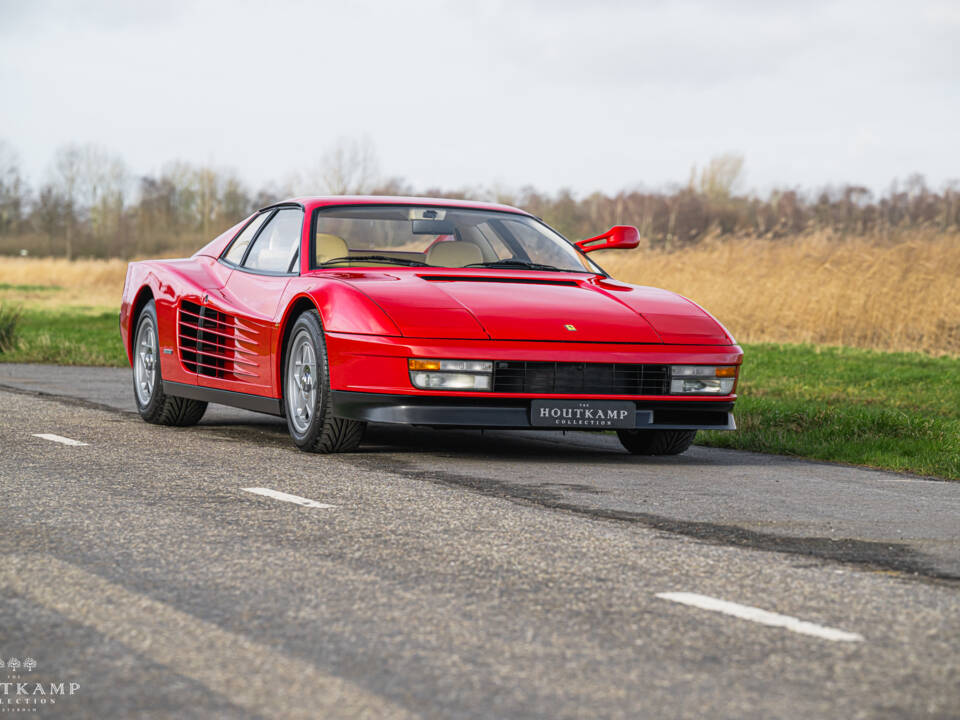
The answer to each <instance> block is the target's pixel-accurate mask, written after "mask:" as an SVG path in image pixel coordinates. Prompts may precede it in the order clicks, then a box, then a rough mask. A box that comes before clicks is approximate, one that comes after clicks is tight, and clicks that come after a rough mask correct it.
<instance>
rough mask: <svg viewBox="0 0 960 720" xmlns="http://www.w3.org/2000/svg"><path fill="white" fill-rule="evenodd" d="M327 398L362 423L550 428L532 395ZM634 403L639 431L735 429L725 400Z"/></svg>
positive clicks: (336, 393)
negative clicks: (534, 410)
mask: <svg viewBox="0 0 960 720" xmlns="http://www.w3.org/2000/svg"><path fill="white" fill-rule="evenodd" d="M597 399H598V400H607V399H609V398H597ZM331 400H332V401H333V414H334V415H336V416H337V417H342V418H348V419H350V420H360V421H363V422H377V423H398V424H404V425H428V426H431V427H446V428H451V427H461V428H511V429H523V428H531V429H537V430H546V429H550V428H544V427H539V426H538V427H536V428H534V426H533V425H532V424H531V422H530V403H531V399H527V398H504V397H482V398H481V397H449V396H444V397H439V396H435V395H434V396H424V395H388V394H383V393H364V392H349V391H344V390H333V391H332V392H331ZM635 405H636V414H637V415H636V420H637V425H636V427H637V429H638V430H735V429H736V427H737V426H736V423H735V422H734V419H733V412H732V411H733V403H732V402H728V401H727V402H723V401H720V402H717V401H703V400H697V401H693V402H691V401H642V400H638V401H635ZM557 429H564V428H557ZM566 429H570V430H589V429H591V428H587V427H570V428H566ZM594 429H596V428H594Z"/></svg>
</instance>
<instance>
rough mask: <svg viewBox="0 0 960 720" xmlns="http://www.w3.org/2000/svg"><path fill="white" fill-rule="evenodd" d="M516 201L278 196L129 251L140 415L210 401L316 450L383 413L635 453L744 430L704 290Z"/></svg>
mask: <svg viewBox="0 0 960 720" xmlns="http://www.w3.org/2000/svg"><path fill="white" fill-rule="evenodd" d="M638 242H639V234H638V233H637V230H636V228H633V227H628V226H622V225H621V226H616V227H613V228H611V229H610V230H608V231H607V232H605V233H604V234H602V235H598V236H597V237H594V238H590V239H587V240H580V241H578V242H570V241H568V240H566V239H565V238H564V237H563V236H561V235H560V234H559V233H557V232H556V231H554V230H552V229H551V228H550V227H548V226H547V225H545V224H544V223H543V222H541V221H540V220H539V219H537V218H535V217H533V216H532V215H530V214H528V213H526V212H524V211H522V210H518V209H516V208H512V207H507V206H504V205H493V204H487V203H475V202H464V201H460V200H437V199H427V198H396V197H309V198H298V199H295V200H289V201H285V202H281V203H277V204H275V205H271V206H270V207H266V208H264V209H262V210H260V211H259V212H257V213H255V214H253V215H252V216H251V217H249V218H247V219H246V220H244V221H243V222H242V223H240V224H239V225H236V226H235V227H232V228H230V229H229V230H227V231H226V232H225V233H223V234H222V235H220V236H219V237H218V238H216V239H215V240H213V241H212V242H210V243H209V244H208V245H206V246H205V247H203V248H202V249H200V250H199V251H197V253H196V254H195V255H193V256H192V257H190V258H186V259H182V260H151V261H143V262H134V263H130V266H129V268H128V270H127V277H126V283H125V286H124V290H123V303H122V306H121V310H120V331H121V334H122V336H123V343H124V346H125V347H126V349H127V354H128V355H129V358H130V362H131V364H132V366H133V381H134V393H135V395H136V401H137V406H138V408H139V410H140V415H141V416H142V417H143V419H144V420H146V421H147V422H152V423H158V424H162V425H191V424H194V423H196V422H197V421H198V420H200V418H201V416H202V415H203V413H204V410H205V409H206V407H207V403H208V402H214V403H222V404H225V405H233V406H236V407H241V408H247V409H250V410H256V411H259V412H264V413H270V414H272V415H279V416H283V417H285V418H286V420H287V425H288V427H289V430H290V435H291V437H292V438H293V441H294V442H295V443H296V444H297V446H298V447H300V448H301V449H303V450H308V451H311V452H343V451H349V450H353V449H355V448H356V447H357V446H358V445H359V444H360V441H361V438H362V435H363V430H364V428H365V426H366V423H368V422H376V423H405V424H412V425H425V426H430V427H436V428H501V429H522V428H535V429H541V430H616V432H617V434H618V436H619V438H620V441H621V442H622V443H623V445H624V447H625V448H626V449H627V450H629V451H630V452H632V453H635V454H645V455H653V454H675V453H679V452H683V451H684V450H686V449H687V447H689V445H690V443H691V442H692V441H693V437H694V435H695V434H696V431H697V430H699V429H710V430H732V429H733V428H734V427H735V425H734V421H733V415H732V412H731V411H732V409H733V403H734V400H735V399H736V395H735V394H734V392H735V390H736V384H737V376H738V372H739V367H740V362H741V360H742V357H743V352H742V350H741V349H740V347H739V346H737V345H736V344H735V342H734V339H733V338H732V337H731V336H730V334H729V333H728V332H727V331H726V330H725V329H724V327H723V326H722V325H721V324H720V323H719V322H717V320H715V319H714V318H713V317H712V316H711V315H710V314H709V313H707V312H706V311H704V310H703V309H702V308H700V307H699V306H698V305H696V304H694V303H693V302H691V301H690V300H687V299H686V298H683V297H680V296H679V295H676V294H674V293H672V292H667V291H665V290H659V289H656V288H652V287H641V286H636V285H628V284H626V283H622V282H619V281H617V280H614V279H613V278H611V277H610V276H609V275H607V273H605V272H604V271H603V269H602V268H600V266H599V265H597V264H596V263H595V262H593V261H592V260H591V259H590V258H589V257H588V256H587V253H589V252H592V251H593V250H599V249H609V248H634V247H636V246H637V244H638Z"/></svg>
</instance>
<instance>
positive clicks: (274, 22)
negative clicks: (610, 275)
mask: <svg viewBox="0 0 960 720" xmlns="http://www.w3.org/2000/svg"><path fill="white" fill-rule="evenodd" d="M958 38H960V2H957V1H956V0H945V1H942V2H936V1H925V0H914V1H911V2H906V1H904V0H896V1H894V2H885V1H882V0H879V1H878V0H862V1H854V2H839V3H830V2H819V1H817V0H803V1H801V2H795V3H786V2H772V1H768V0H740V1H738V2H719V1H715V2H709V1H706V2H687V1H683V2H667V1H662V2H657V1H651V2H639V1H638V2H630V3H617V2H610V1H603V0H589V1H583V0H578V1H576V2H574V1H568V0H552V1H549V2H525V1H519V0H513V1H512V2H498V1H496V0H486V1H484V0H480V1H471V2H403V1H401V0H393V1H388V2H365V1H357V2H336V3H335V2H304V3H298V2H280V1H277V0H275V1H273V2H257V3H245V2H238V1H237V0H232V1H230V2H191V3H179V2H173V1H172V0H164V1H162V2H124V3H121V2H117V3H107V2H79V1H74V2H69V1H65V2H45V1H43V0H0V139H2V140H5V141H6V142H7V143H8V144H10V145H12V146H13V147H14V148H16V150H17V151H18V152H19V155H20V159H21V163H22V166H23V168H24V170H25V171H26V172H27V174H28V175H29V177H30V179H31V181H32V182H33V183H34V184H36V183H37V182H39V181H41V180H42V179H43V177H44V173H45V171H46V169H47V167H48V165H49V162H50V158H51V156H52V153H53V150H54V149H55V148H56V147H57V146H58V145H60V144H62V143H67V142H81V143H85V142H94V143H99V144H102V145H104V146H106V147H107V148H109V149H110V150H112V151H114V152H116V153H118V154H120V155H122V156H123V157H124V158H125V160H126V161H127V163H128V165H129V166H130V168H131V170H132V171H133V172H134V173H146V172H156V171H158V170H160V168H161V167H162V166H163V164H164V163H165V162H167V161H169V160H173V159H183V160H188V161H192V162H204V163H213V164H215V165H218V166H224V167H232V168H235V169H236V170H237V171H238V172H239V173H240V175H241V176H242V177H243V178H244V179H245V180H246V181H247V182H248V183H249V184H250V185H251V186H253V187H255V188H256V187H260V186H262V185H265V184H267V183H268V182H269V181H279V180H282V179H283V178H285V177H288V176H289V175H290V173H291V172H293V171H296V170H298V169H306V168H308V167H310V166H312V165H313V164H315V163H316V161H317V159H318V158H319V157H320V156H321V155H322V154H323V152H324V150H325V149H326V148H327V147H329V146H330V144H331V143H333V142H335V141H336V140H337V138H338V137H342V136H347V137H360V136H367V137H369V138H370V139H371V141H372V143H373V144H374V145H375V147H376V151H377V154H378V155H379V158H380V167H381V170H382V171H383V173H384V174H385V175H390V176H401V177H403V178H406V179H407V180H408V181H410V182H411V183H412V184H413V185H414V186H415V187H417V188H419V189H421V190H422V189H425V188H427V187H444V188H454V187H462V186H478V185H486V186H490V185H493V184H499V185H501V186H504V187H507V188H517V187H520V186H523V185H525V184H533V185H535V186H537V187H539V188H542V189H544V190H549V191H554V190H556V189H558V188H561V187H570V188H572V189H573V190H574V191H575V192H577V193H579V194H584V193H588V192H590V191H593V190H595V189H601V190H605V191H616V190H618V189H621V188H632V187H637V186H640V187H646V188H659V187H666V186H668V185H669V184H670V183H676V182H684V181H685V180H686V178H687V177H688V175H689V172H690V168H691V166H693V165H695V164H703V163H705V162H706V161H707V160H708V159H709V158H710V157H711V156H713V155H717V154H720V153H724V152H736V153H742V154H743V155H744V156H745V158H746V184H745V189H755V190H758V191H761V192H765V191H767V190H769V189H770V188H772V187H775V186H779V187H784V186H790V187H801V188H815V187H819V186H822V185H824V184H827V183H841V182H854V183H861V184H864V185H867V186H868V187H870V188H873V189H875V190H883V189H886V188H887V187H888V186H889V183H890V181H891V180H893V179H894V178H901V179H902V178H905V177H906V176H907V175H909V174H910V173H914V172H920V173H923V174H925V175H926V176H927V179H928V181H929V182H930V184H931V185H933V186H934V187H939V186H941V185H942V184H943V183H944V182H946V181H948V180H950V179H955V178H960V56H958V50H957V47H958V45H960V41H958Z"/></svg>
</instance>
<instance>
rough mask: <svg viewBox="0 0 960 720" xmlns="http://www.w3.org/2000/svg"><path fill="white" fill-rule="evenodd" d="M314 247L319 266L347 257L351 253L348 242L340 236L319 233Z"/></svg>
mask: <svg viewBox="0 0 960 720" xmlns="http://www.w3.org/2000/svg"><path fill="white" fill-rule="evenodd" d="M313 247H314V254H315V256H316V261H317V265H320V264H322V263H325V262H326V261H327V260H333V259H334V258H340V257H346V256H347V255H348V254H349V253H350V251H349V250H348V249H347V243H346V241H345V240H344V239H343V238H342V237H340V236H339V235H331V234H330V233H317V236H316V238H314V241H313Z"/></svg>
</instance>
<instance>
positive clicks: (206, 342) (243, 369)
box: [177, 300, 257, 380]
mask: <svg viewBox="0 0 960 720" xmlns="http://www.w3.org/2000/svg"><path fill="white" fill-rule="evenodd" d="M178 316H179V317H178V319H177V328H178V334H177V346H178V347H179V349H180V362H181V363H183V367H184V368H185V369H186V370H188V371H189V372H192V373H197V374H199V375H207V376H209V377H215V378H226V379H230V380H243V379H247V378H253V377H256V376H257V373H256V367H257V366H256V363H255V362H254V361H253V360H254V353H253V352H252V351H251V350H249V349H247V348H246V347H244V346H243V343H249V342H251V341H252V340H251V338H249V337H248V336H247V335H246V334H245V333H244V332H243V328H242V327H241V326H240V325H239V324H238V323H237V321H236V318H234V317H233V316H231V315H227V314H226V313H222V312H219V311H217V310H214V309H213V308H208V307H203V306H200V305H197V304H196V303H192V302H188V301H186V300H182V301H181V302H180V309H179V313H178Z"/></svg>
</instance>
